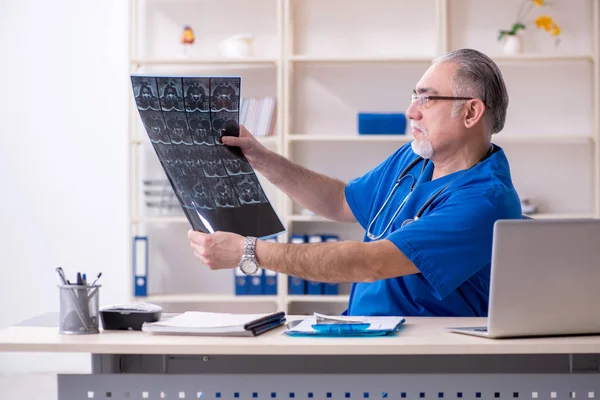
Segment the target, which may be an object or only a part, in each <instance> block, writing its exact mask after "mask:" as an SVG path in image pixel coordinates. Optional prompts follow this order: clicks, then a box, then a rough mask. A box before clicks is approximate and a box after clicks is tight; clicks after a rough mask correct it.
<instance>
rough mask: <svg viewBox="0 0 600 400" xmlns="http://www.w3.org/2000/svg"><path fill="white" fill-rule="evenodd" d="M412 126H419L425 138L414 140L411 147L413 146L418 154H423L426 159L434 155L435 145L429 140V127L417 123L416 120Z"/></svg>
mask: <svg viewBox="0 0 600 400" xmlns="http://www.w3.org/2000/svg"><path fill="white" fill-rule="evenodd" d="M410 127H411V128H417V129H419V130H420V131H421V132H423V139H422V140H421V141H418V140H417V139H415V140H413V141H412V142H411V144H410V147H412V150H413V151H414V152H415V154H416V155H418V156H421V157H423V158H424V159H430V158H431V156H433V146H432V145H431V142H430V141H429V136H428V133H427V129H425V128H424V127H422V126H420V125H419V124H417V123H415V122H414V121H411V123H410Z"/></svg>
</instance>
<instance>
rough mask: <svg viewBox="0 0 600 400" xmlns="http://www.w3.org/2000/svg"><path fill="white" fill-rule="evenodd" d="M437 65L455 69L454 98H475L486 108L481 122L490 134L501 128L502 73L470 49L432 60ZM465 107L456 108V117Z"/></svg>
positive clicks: (503, 115) (504, 98)
mask: <svg viewBox="0 0 600 400" xmlns="http://www.w3.org/2000/svg"><path fill="white" fill-rule="evenodd" d="M433 63H434V64H437V63H454V64H456V65H457V66H458V68H457V70H456V72H455V74H454V76H453V78H452V86H453V88H454V89H453V90H454V96H461V97H462V96H464V97H476V98H480V99H482V100H483V102H484V103H485V105H486V106H487V109H486V112H485V113H484V118H485V120H486V122H487V125H488V128H489V130H490V131H491V133H492V134H494V133H498V132H500V131H501V130H502V128H504V122H505V120H506V109H507V108H508V92H507V90H506V86H505V85H504V79H503V78H502V73H501V72H500V69H499V68H498V66H497V65H496V63H495V62H494V61H493V60H492V59H491V58H489V57H488V56H486V55H485V54H483V53H481V52H479V51H477V50H473V49H461V50H456V51H453V52H450V53H446V54H443V55H441V56H440V57H438V58H436V59H435V60H433ZM463 105H464V102H459V103H457V104H456V105H455V109H454V112H455V113H457V112H458V111H459V110H460V108H462V106H463Z"/></svg>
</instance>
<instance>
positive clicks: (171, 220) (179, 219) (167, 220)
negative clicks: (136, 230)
mask: <svg viewBox="0 0 600 400" xmlns="http://www.w3.org/2000/svg"><path fill="white" fill-rule="evenodd" d="M131 222H132V223H134V224H139V223H146V224H151V223H161V224H162V223H164V224H181V223H184V222H185V223H187V222H188V220H187V218H186V217H185V216H184V215H162V216H161V215H158V216H155V217H142V218H133V219H132V220H131Z"/></svg>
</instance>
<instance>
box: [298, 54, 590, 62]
mask: <svg viewBox="0 0 600 400" xmlns="http://www.w3.org/2000/svg"><path fill="white" fill-rule="evenodd" d="M435 57H436V56H431V57H426V56H400V55H380V56H375V55H373V56H367V55H364V56H361V55H355V56H311V55H306V54H296V55H291V56H289V58H288V59H289V60H290V61H292V62H296V63H378V62H383V63H385V62H390V63H430V62H432V61H433V60H434V59H435ZM492 58H493V59H494V61H496V62H515V61H516V62H528V61H593V60H594V55H593V54H592V53H581V54H541V53H539V54H534V53H532V54H518V55H514V56H506V55H498V56H493V57H492Z"/></svg>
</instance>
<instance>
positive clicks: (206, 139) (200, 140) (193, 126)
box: [187, 112, 215, 146]
mask: <svg viewBox="0 0 600 400" xmlns="http://www.w3.org/2000/svg"><path fill="white" fill-rule="evenodd" d="M187 117H188V121H189V128H190V135H191V136H192V141H193V142H194V144H204V145H208V146H212V145H214V144H215V138H214V136H213V133H212V127H211V125H210V114H208V113H207V114H203V113H199V112H196V113H189V114H188V115H187Z"/></svg>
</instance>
